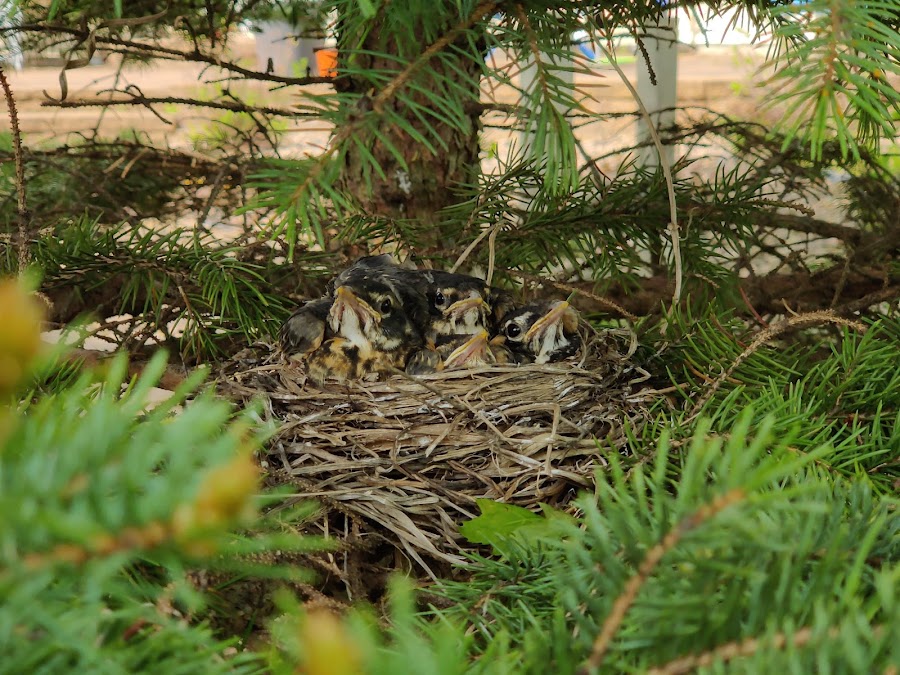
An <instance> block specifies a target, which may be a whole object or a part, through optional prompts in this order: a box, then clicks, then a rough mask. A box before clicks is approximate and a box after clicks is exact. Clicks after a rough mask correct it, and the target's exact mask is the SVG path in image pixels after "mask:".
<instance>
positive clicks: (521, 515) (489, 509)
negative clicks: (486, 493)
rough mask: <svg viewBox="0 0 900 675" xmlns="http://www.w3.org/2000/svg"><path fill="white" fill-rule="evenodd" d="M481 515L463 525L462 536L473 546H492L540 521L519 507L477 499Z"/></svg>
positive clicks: (535, 515)
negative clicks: (499, 540)
mask: <svg viewBox="0 0 900 675" xmlns="http://www.w3.org/2000/svg"><path fill="white" fill-rule="evenodd" d="M478 508H479V509H480V510H481V515H480V516H478V517H476V518H473V519H472V520H470V521H468V522H466V523H463V525H462V527H460V532H462V535H463V536H464V537H465V538H466V539H468V540H469V541H470V542H472V543H473V544H494V543H496V542H497V540H498V539H505V538H508V537H510V536H511V535H513V534H514V533H516V532H517V531H518V530H521V529H522V528H523V527H525V526H527V525H534V524H536V523H538V522H540V521H541V517H540V516H538V515H537V514H534V513H532V512H531V511H529V510H528V509H524V508H522V507H521V506H513V505H512V504H503V503H501V502H495V501H494V500H492V499H479V500H478Z"/></svg>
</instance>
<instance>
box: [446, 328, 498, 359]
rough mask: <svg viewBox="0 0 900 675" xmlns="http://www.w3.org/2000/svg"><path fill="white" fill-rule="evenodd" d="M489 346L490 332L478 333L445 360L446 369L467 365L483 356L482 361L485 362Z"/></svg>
mask: <svg viewBox="0 0 900 675" xmlns="http://www.w3.org/2000/svg"><path fill="white" fill-rule="evenodd" d="M488 344H489V343H488V332H487V331H486V330H483V331H481V332H480V333H476V334H475V335H473V336H472V337H471V338H469V339H468V340H466V342H465V343H463V344H462V345H461V346H459V347H457V348H456V349H454V350H453V351H452V352H451V353H450V356H448V357H447V358H446V359H444V368H453V367H457V366H462V365H465V364H466V363H468V362H469V361H471V360H472V359H474V358H475V357H477V356H481V359H482V360H484V358H485V353H486V351H487V348H488Z"/></svg>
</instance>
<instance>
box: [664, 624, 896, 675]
mask: <svg viewBox="0 0 900 675" xmlns="http://www.w3.org/2000/svg"><path fill="white" fill-rule="evenodd" d="M872 630H873V632H874V633H876V634H878V633H881V632H882V631H883V630H884V627H883V626H873V628H872ZM839 634H840V631H839V630H838V629H837V628H829V629H828V632H827V633H826V635H825V636H824V637H826V638H827V639H828V640H834V639H835V638H837V637H838V635H839ZM812 638H813V630H812V628H809V627H808V626H806V627H804V628H800V629H798V630H797V631H795V632H794V633H792V634H791V635H785V634H784V633H776V634H775V635H773V636H772V637H771V638H747V639H746V640H740V641H734V642H726V643H725V644H723V645H719V646H718V647H716V648H715V649H712V650H710V651H708V652H703V653H702V654H694V655H691V656H683V657H681V658H678V659H675V660H674V661H669V662H668V663H666V664H664V665H662V666H659V667H658V668H651V669H650V670H648V671H647V675H682V674H683V673H690V672H692V671H694V670H697V669H698V668H705V667H707V666H711V665H713V664H714V663H716V662H717V661H722V662H726V661H731V660H733V659H737V658H740V657H742V656H753V655H754V654H757V653H758V652H759V651H760V650H762V649H784V648H785V647H788V646H790V647H793V648H797V647H805V646H806V645H807V644H809V642H810V640H812Z"/></svg>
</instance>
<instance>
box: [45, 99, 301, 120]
mask: <svg viewBox="0 0 900 675" xmlns="http://www.w3.org/2000/svg"><path fill="white" fill-rule="evenodd" d="M119 93H125V94H128V96H130V98H127V99H115V100H106V101H103V100H99V99H98V100H95V99H75V100H73V101H56V100H49V101H42V102H41V107H45V108H89V107H97V106H99V107H102V108H104V109H106V108H108V107H110V106H114V105H141V106H144V107H146V108H148V109H149V110H150V112H152V113H153V114H155V115H156V116H157V117H159V118H160V119H162V120H163V121H164V122H166V123H167V124H171V122H169V121H168V120H166V119H165V118H163V117H161V116H160V115H159V113H157V112H156V111H155V110H153V108H151V107H150V106H153V105H190V106H195V107H198V108H214V109H216V110H229V111H231V112H238V113H263V114H265V115H279V116H281V117H316V115H315V114H314V113H303V112H298V111H295V110H288V109H287V108H271V107H268V106H253V105H247V104H246V103H242V102H236V103H228V102H226V101H201V100H199V99H194V98H177V97H172V96H162V97H154V96H142V95H136V94H131V93H128V92H119Z"/></svg>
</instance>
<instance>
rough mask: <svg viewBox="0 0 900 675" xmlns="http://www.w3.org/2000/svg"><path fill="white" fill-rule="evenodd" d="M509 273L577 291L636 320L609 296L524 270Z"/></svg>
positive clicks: (527, 279)
mask: <svg viewBox="0 0 900 675" xmlns="http://www.w3.org/2000/svg"><path fill="white" fill-rule="evenodd" d="M507 271H508V272H509V273H510V274H512V275H513V276H515V277H519V278H520V279H524V280H525V281H536V282H540V283H542V284H550V285H551V286H553V287H554V288H558V289H559V290H561V291H566V292H568V293H579V294H581V295H583V296H584V297H586V298H590V299H591V300H593V301H595V302H598V303H600V304H601V305H603V306H604V307H608V308H609V309H612V310H615V311H617V312H618V313H619V314H621V315H622V316H624V317H625V318H626V319H628V320H629V321H637V320H638V318H639V317H638V316H636V315H635V314H632V313H631V312H629V311H628V310H627V309H625V308H624V307H622V305H620V304H618V303H616V302H613V301H612V300H610V299H609V298H604V297H603V296H602V295H597V294H596V293H591V292H590V291H586V290H584V289H583V288H579V287H578V286H575V285H573V284H567V283H565V282H562V281H556V280H554V279H545V278H543V277H539V276H537V275H535V274H527V273H526V272H519V271H517V270H507Z"/></svg>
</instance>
